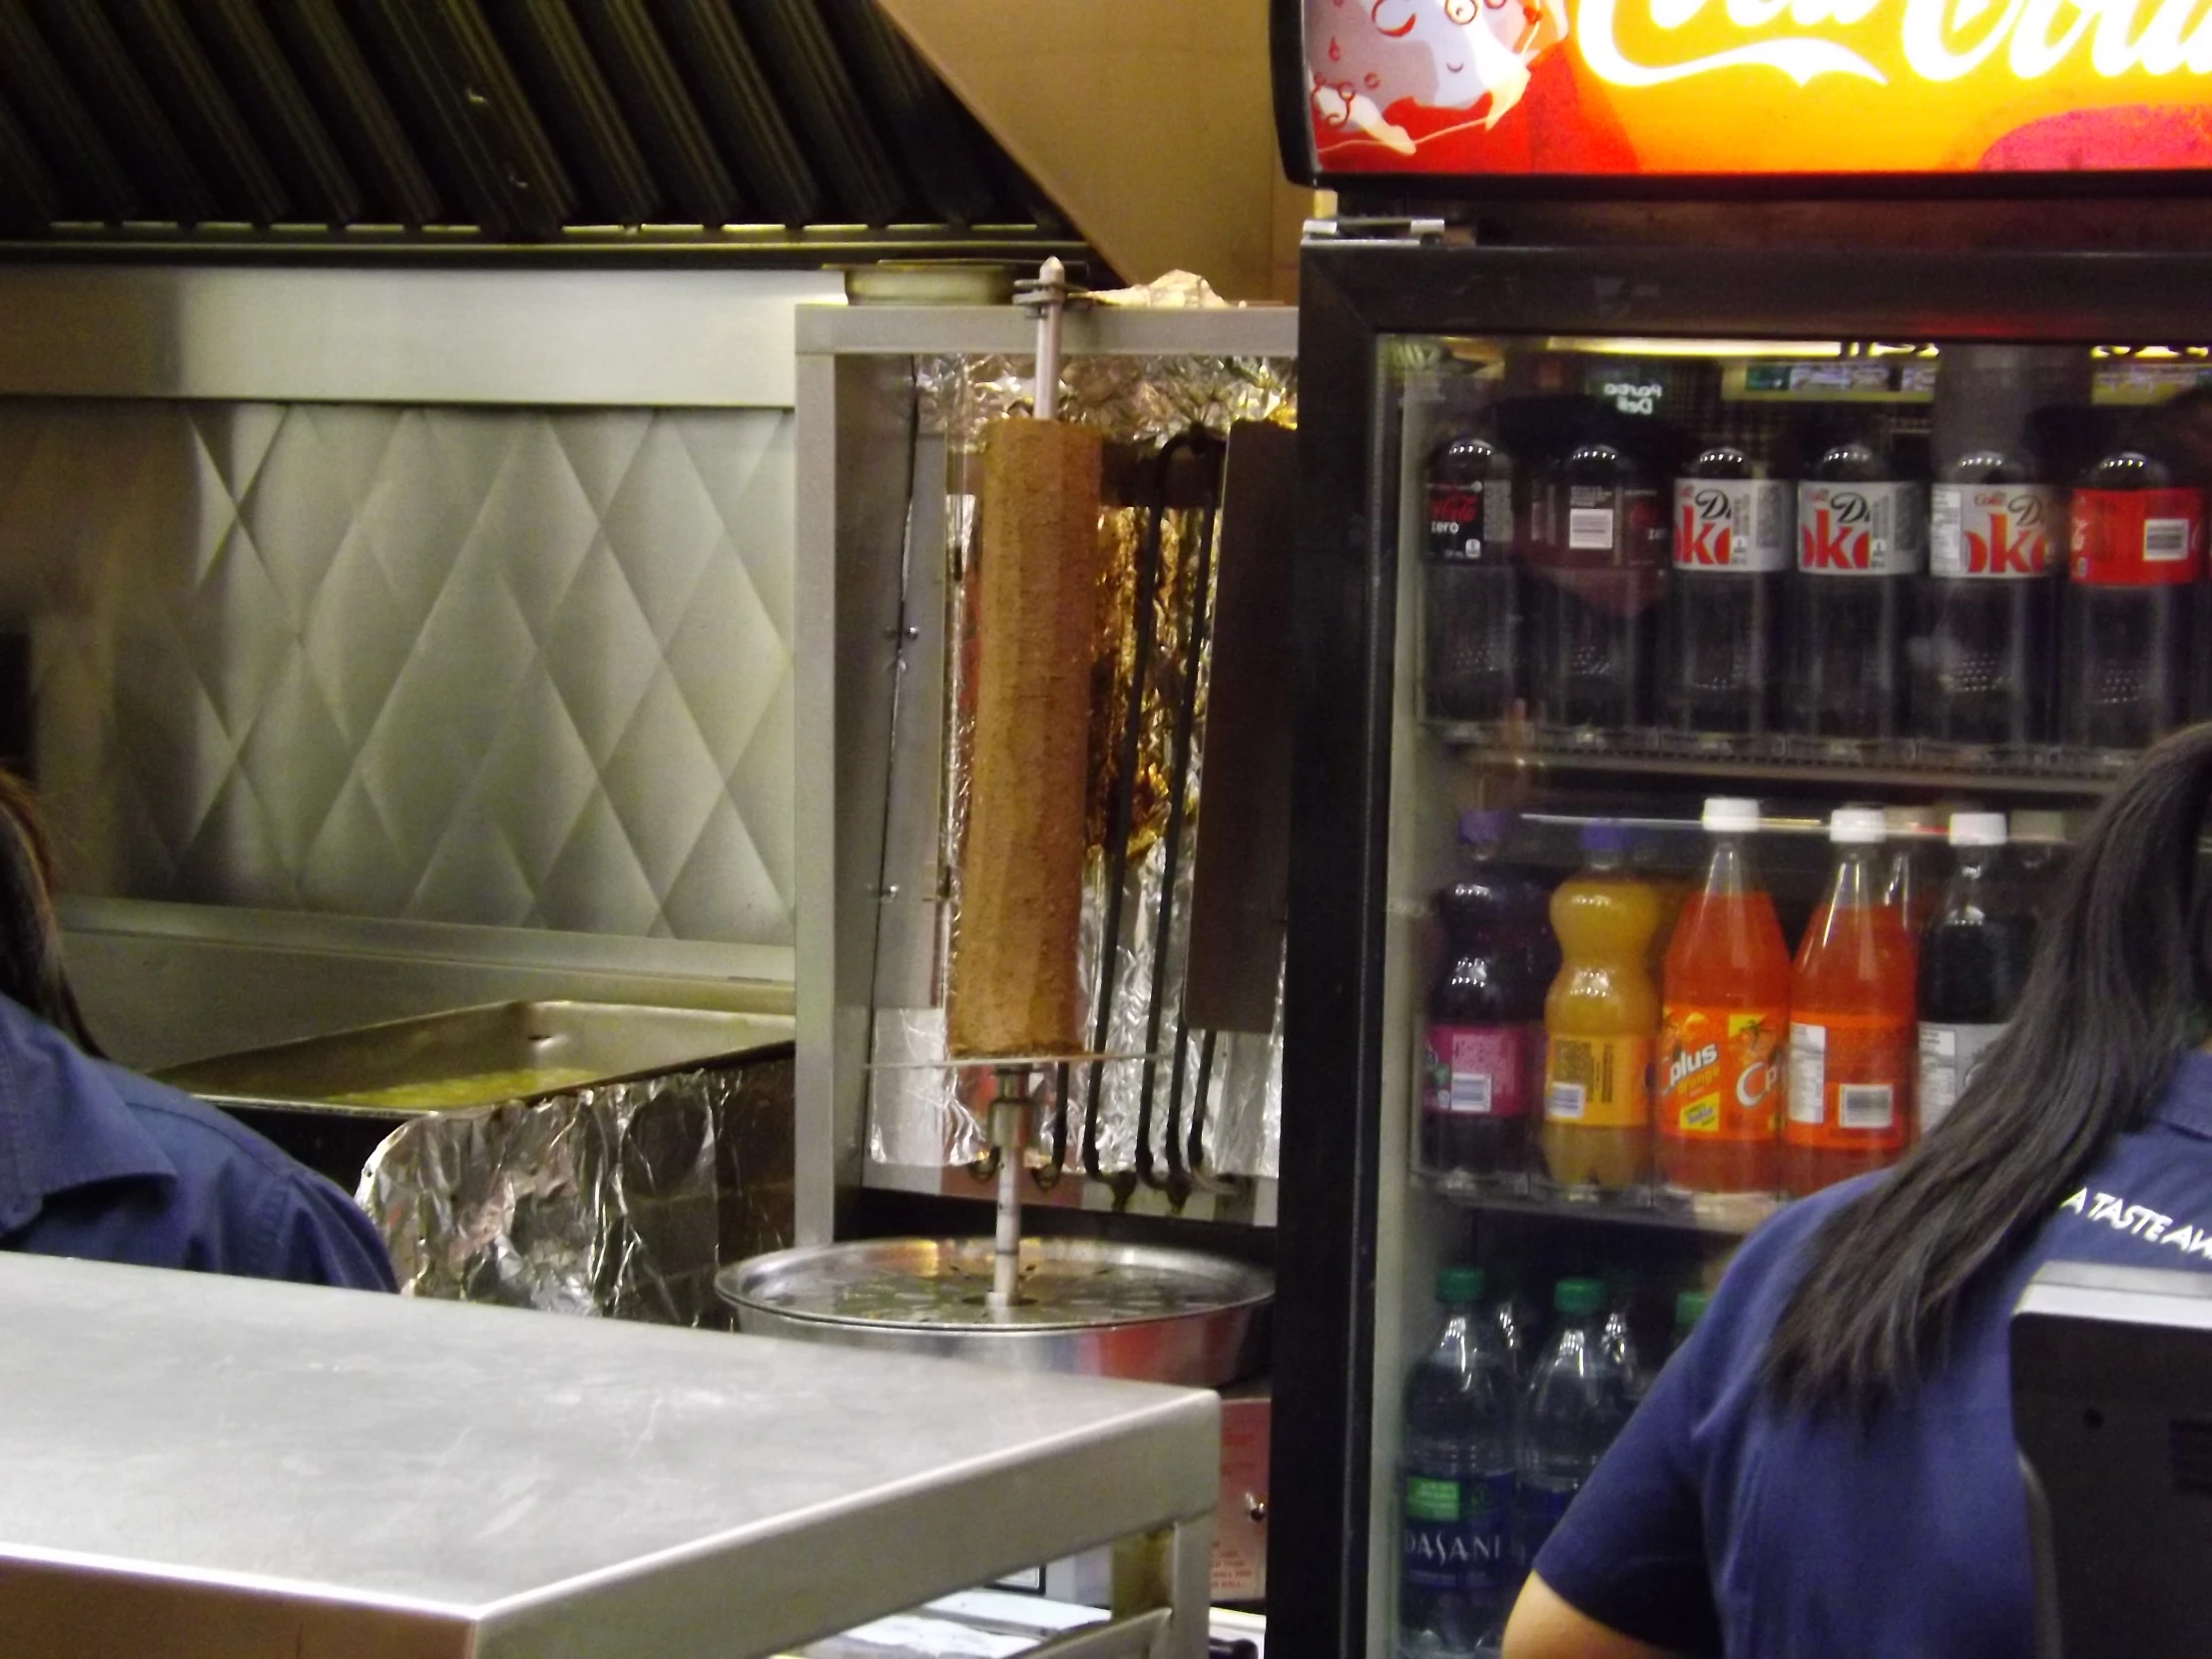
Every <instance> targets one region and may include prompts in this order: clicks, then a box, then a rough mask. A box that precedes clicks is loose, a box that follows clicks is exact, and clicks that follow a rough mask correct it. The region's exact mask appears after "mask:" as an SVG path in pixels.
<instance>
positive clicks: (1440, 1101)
mask: <svg viewBox="0 0 2212 1659" xmlns="http://www.w3.org/2000/svg"><path fill="white" fill-rule="evenodd" d="M1529 1052H1530V1044H1529V1032H1528V1029H1527V1028H1526V1027H1525V1026H1518V1025H1441V1024H1432V1025H1430V1026H1429V1027H1428V1032H1427V1044H1426V1047H1425V1049H1424V1051H1423V1054H1422V1071H1421V1091H1420V1109H1421V1110H1422V1111H1424V1112H1430V1113H1434V1114H1436V1115H1438V1116H1445V1117H1478V1118H1517V1117H1525V1116H1527V1115H1528V1073H1529V1065H1528V1056H1529Z"/></svg>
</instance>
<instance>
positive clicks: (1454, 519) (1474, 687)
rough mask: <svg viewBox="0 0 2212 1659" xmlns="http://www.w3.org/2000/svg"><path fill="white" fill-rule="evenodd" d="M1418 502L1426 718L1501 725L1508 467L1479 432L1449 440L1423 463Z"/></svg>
mask: <svg viewBox="0 0 2212 1659" xmlns="http://www.w3.org/2000/svg"><path fill="white" fill-rule="evenodd" d="M1426 494H1427V507H1428V529H1427V536H1426V542H1427V545H1426V547H1425V549H1424V557H1423V559H1422V587H1423V590H1424V593H1423V608H1424V610H1425V613H1426V623H1425V632H1426V645H1427V654H1428V669H1427V672H1428V712H1429V714H1430V715H1431V716H1432V717H1433V718H1435V719H1438V720H1470V721H1472V720H1482V721H1489V720H1503V719H1505V718H1506V716H1508V715H1509V714H1511V713H1512V710H1513V699H1514V698H1515V697H1517V696H1519V695H1520V690H1521V687H1520V657H1521V652H1520V637H1521V626H1522V624H1521V597H1520V569H1519V564H1518V561H1517V559H1516V558H1515V551H1514V547H1513V461H1512V457H1511V456H1509V455H1507V454H1506V453H1505V451H1504V450H1502V449H1500V448H1499V447H1498V446H1497V444H1496V443H1494V442H1493V441H1492V440H1491V439H1490V438H1489V437H1488V436H1487V435H1485V434H1483V433H1481V432H1476V431H1458V432H1454V433H1451V434H1448V435H1447V436H1446V437H1445V438H1444V439H1443V440H1442V441H1441V442H1440V443H1438V444H1437V445H1436V448H1435V450H1434V451H1433V453H1432V454H1431V456H1430V458H1429V463H1428V479H1427V491H1426Z"/></svg>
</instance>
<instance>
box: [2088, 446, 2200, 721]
mask: <svg viewBox="0 0 2212 1659" xmlns="http://www.w3.org/2000/svg"><path fill="white" fill-rule="evenodd" d="M2072 541H2073V552H2072V571H2071V574H2072V578H2073V579H2072V581H2071V582H2070V583H2069V584H2068V586H2067V589H2066V598H2065V622H2064V628H2065V649H2064V659H2065V669H2064V681H2063V690H2062V696H2063V698H2064V704H2065V712H2064V721H2063V725H2064V736H2065V740H2066V742H2068V743H2070V744H2081V745H2086V746H2088V747H2091V748H2099V749H2136V748H2140V747H2141V746H2142V745H2144V744H2147V743H2150V742H2151V741H2153V740H2154V739H2156V738H2158V737H2159V736H2161V735H2162V734H2164V733H2166V732H2170V731H2172V730H2173V729H2174V728H2175V727H2177V726H2180V725H2181V724H2183V723H2184V722H2185V721H2186V720H2187V719H2188V717H2189V691H2188V688H2189V675H2190V659H2191V658H2192V657H2193V656H2194V655H2195V653H2196V650H2197V646H2198V642H2197V638H2196V635H2197V626H2196V622H2197V618H2196V612H2197V595H2196V591H2195V590H2196V586H2197V584H2198V583H2199V582H2201V581H2202V580H2203V577H2204V557H2205V534H2204V497H2203V495H2202V494H2201V493H2200V492H2199V491H2197V490H2194V489H2189V488H2185V487H2183V486H2182V485H2181V484H2180V482H2179V480H2178V479H2177V478H2176V477H2175V475H2174V472H2173V469H2172V467H2171V466H2169V465H2168V463H2167V462H2166V460H2165V459H2164V458H2163V457H2162V456H2161V455H2159V454H2158V453H2157V452H2156V450H2155V448H2154V447H2153V446H2152V444H2151V441H2150V435H2149V433H2148V432H2147V431H2146V430H2145V429H2144V428H2143V427H2142V426H2141V425H2136V426H2132V427H2130V428H2129V429H2128V430H2127V431H2125V432H2123V433H2122V434H2121V436H2120V438H2119V440H2118V441H2117V442H2116V443H2114V444H2113V445H2112V447H2111V448H2110V449H2108V450H2107V451H2106V452H2105V453H2104V455H2103V456H2102V457H2100V458H2099V459H2098V460H2097V461H2096V462H2095V463H2094V464H2093V465H2092V466H2090V468H2089V470H2088V471H2087V472H2086V473H2084V474H2083V475H2082V478H2081V481H2080V483H2079V484H2078V485H2077V486H2076V487H2075V489H2074V495H2073V534H2072Z"/></svg>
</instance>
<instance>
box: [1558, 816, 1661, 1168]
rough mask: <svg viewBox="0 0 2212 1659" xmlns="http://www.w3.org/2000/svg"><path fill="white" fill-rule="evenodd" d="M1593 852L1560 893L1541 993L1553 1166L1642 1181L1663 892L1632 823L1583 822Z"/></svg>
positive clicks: (1647, 1153)
mask: <svg viewBox="0 0 2212 1659" xmlns="http://www.w3.org/2000/svg"><path fill="white" fill-rule="evenodd" d="M1582 850H1583V853H1584V856H1585V858H1586V859H1587V862H1586V864H1585V866H1584V867H1583V869H1582V870H1581V871H1580V872H1579V873H1578V874H1576V875H1573V876H1571V877H1569V878H1568V879H1567V880H1565V881H1562V882H1561V883H1560V884H1559V887H1558V889H1557V890H1556V891H1555V892H1553V893H1552V895H1551V927H1552V931H1553V932H1554V933H1556V934H1557V935H1558V937H1559V949H1560V956H1561V960H1560V966H1559V976H1558V977H1557V978H1556V979H1554V980H1552V982H1551V992H1550V994H1549V995H1548V996H1546V997H1545V998H1544V1033H1545V1036H1546V1039H1547V1040H1546V1043H1545V1060H1544V1126H1543V1131H1542V1141H1543V1153H1544V1166H1545V1168H1546V1169H1547V1170H1548V1171H1549V1172H1550V1174H1551V1178H1552V1180H1554V1181H1556V1182H1558V1183H1559V1184H1560V1185H1561V1186H1564V1187H1610V1188H1620V1187H1633V1186H1637V1185H1639V1184H1640V1183H1641V1182H1642V1181H1643V1179H1644V1173H1645V1170H1646V1169H1647V1167H1648V1166H1649V1163H1650V1157H1651V1053H1652V1044H1653V1040H1654V1039H1655V1038H1656V1037H1657V1036H1658V1034H1659V987H1658V986H1657V985H1656V984H1654V983H1653V981H1652V974H1651V961H1650V953H1651V936H1652V934H1653V932H1654V931H1655V930H1656V929H1657V928H1658V926H1659V915H1660V899H1659V891H1658V889H1657V888H1656V887H1655V886H1653V885H1652V883H1651V882H1649V881H1647V880H1644V879H1642V878H1641V877H1639V876H1637V875H1635V874H1633V873H1632V872H1631V871H1630V869H1629V867H1628V830H1627V828H1626V826H1624V825H1620V824H1612V823H1605V822H1599V823H1594V824H1588V825H1585V826H1584V827H1583V830H1582Z"/></svg>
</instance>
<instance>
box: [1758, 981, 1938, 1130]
mask: <svg viewBox="0 0 2212 1659" xmlns="http://www.w3.org/2000/svg"><path fill="white" fill-rule="evenodd" d="M1918 1053H1919V1044H1918V1039H1917V1034H1916V1032H1915V1030H1914V1027H1913V1022H1912V1021H1911V1020H1909V1019H1898V1018H1895V1017H1894V1016H1892V1015H1889V1014H1815V1015H1812V1016H1810V1017H1809V1018H1805V1019H1799V1020H1793V1021H1792V1022H1791V1024H1790V1110H1789V1115H1788V1116H1787V1117H1786V1118H1785V1119H1784V1120H1783V1124H1782V1138H1783V1140H1784V1141H1785V1142H1787V1143H1788V1144H1790V1145H1791V1146H1810V1147H1828V1148H1833V1149H1837V1150H1846V1151H1853V1152H1864V1151H1868V1150H1878V1151H1880V1150H1888V1151H1903V1150H1904V1149H1905V1143H1906V1141H1907V1139H1908V1138H1909V1132H1910V1130H1911V1117H1912V1105H1913V1076H1914V1073H1915V1071H1916V1070H1918V1066H1917V1063H1916V1062H1917V1058H1918Z"/></svg>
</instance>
